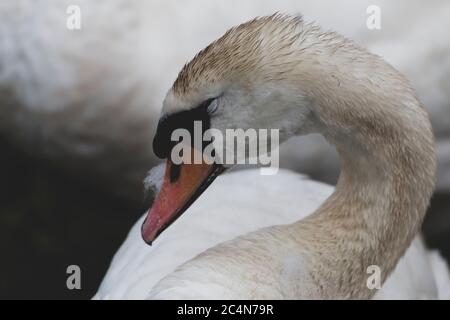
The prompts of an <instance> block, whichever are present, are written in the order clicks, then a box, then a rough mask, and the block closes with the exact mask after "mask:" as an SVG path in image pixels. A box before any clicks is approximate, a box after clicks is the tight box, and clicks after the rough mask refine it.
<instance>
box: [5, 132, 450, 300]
mask: <svg viewBox="0 0 450 320" xmlns="http://www.w3.org/2000/svg"><path fill="white" fill-rule="evenodd" d="M0 150H2V151H1V157H0V170H1V179H0V252H1V258H0V277H1V278H0V298H3V299H5V298H6V299H11V298H23V299H44V298H54V299H87V298H90V297H92V295H93V294H94V293H95V292H96V290H97V288H98V285H99V283H100V281H101V279H102V276H103V275H104V273H105V272H106V269H107V267H108V265H109V262H110V259H111V258H112V256H113V254H114V252H115V251H116V250H117V248H118V247H119V245H120V244H121V243H122V241H123V240H124V238H125V236H126V234H127V233H128V231H129V229H130V227H131V226H132V225H133V224H134V222H135V221H136V220H137V218H138V217H139V216H140V214H141V213H142V212H143V211H144V208H145V207H146V205H145V204H142V205H137V204H136V203H132V202H127V201H125V200H124V199H120V198H118V197H115V196H112V195H108V194H102V193H101V192H99V191H98V190H97V188H95V186H92V185H86V182H85V179H83V177H80V176H79V175H78V176H70V175H67V173H63V172H60V171H59V170H58V169H55V168H54V166H51V165H49V164H47V163H45V162H43V161H39V160H36V159H31V158H30V157H29V156H27V155H25V154H23V153H22V152H20V151H18V150H16V149H15V148H13V147H12V146H10V145H8V144H6V143H4V142H2V141H0ZM449 208H450V197H448V196H447V195H436V196H435V197H434V199H433V202H432V206H431V209H430V212H429V215H428V217H427V220H426V221H425V224H424V231H425V234H426V240H427V242H428V244H429V245H431V246H432V247H438V248H440V249H441V251H442V253H443V254H445V255H446V257H447V259H450V217H449V216H448V215H446V214H442V213H445V212H450V209H449ZM72 264H76V265H79V266H80V268H81V275H82V277H81V279H82V281H81V286H82V289H81V290H68V289H67V287H66V279H67V276H68V275H67V274H66V268H67V266H69V265H72Z"/></svg>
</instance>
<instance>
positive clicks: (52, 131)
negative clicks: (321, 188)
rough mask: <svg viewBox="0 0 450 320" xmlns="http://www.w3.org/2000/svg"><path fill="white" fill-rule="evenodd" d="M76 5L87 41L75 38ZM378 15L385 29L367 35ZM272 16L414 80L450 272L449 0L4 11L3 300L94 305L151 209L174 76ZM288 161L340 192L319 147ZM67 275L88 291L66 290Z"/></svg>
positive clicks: (260, 0) (295, 149)
mask: <svg viewBox="0 0 450 320" xmlns="http://www.w3.org/2000/svg"><path fill="white" fill-rule="evenodd" d="M71 5H76V6H78V8H79V9H80V13H81V15H80V18H81V20H80V21H81V25H80V29H77V28H75V29H73V30H72V29H71V28H68V27H67V20H68V19H69V18H70V17H71V15H72V14H73V11H69V12H68V11H67V9H68V7H69V6H71ZM370 5H377V6H378V7H379V8H380V10H381V11H380V13H381V29H373V30H371V29H369V28H368V27H367V25H366V21H367V19H368V17H369V15H370V14H368V13H367V12H366V10H367V8H368V7H369V6H370ZM275 11H281V12H288V13H301V14H302V15H303V16H304V18H305V20H309V21H312V20H314V21H316V22H317V23H319V24H320V25H322V26H323V27H324V28H325V29H333V30H336V31H338V32H340V33H341V34H343V35H345V36H347V37H349V38H352V39H354V40H355V41H356V42H358V43H360V44H361V45H363V46H365V47H367V48H368V49H369V50H371V51H372V52H374V53H377V54H379V55H380V56H382V57H383V58H384V59H385V60H387V61H388V62H390V63H391V64H392V65H394V66H395V67H396V68H397V69H399V70H400V71H401V72H403V73H404V74H405V75H406V76H407V77H408V78H409V79H410V80H411V82H412V84H413V86H414V87H415V88H416V89H417V91H418V95H419V97H420V99H421V100H422V102H423V104H424V105H425V107H426V108H427V109H428V111H429V112H430V115H431V121H432V123H433V126H434V130H435V134H436V137H437V144H438V156H439V172H438V185H437V189H436V192H435V195H434V197H433V199H432V204H431V207H430V209H429V212H428V215H427V218H426V221H425V223H424V226H423V232H424V235H425V240H426V242H427V244H428V246H430V247H432V248H438V249H439V250H440V252H441V254H442V255H443V256H444V257H445V258H446V259H447V261H450V37H449V35H448V30H450V2H449V1H446V0H432V1H426V2H425V1H420V0H417V1H411V0H408V1H407V0H399V1H395V2H394V1H387V0H385V1H377V0H372V1H366V0H341V1H332V0H314V1H312V0H282V1H280V0H277V1H275V0H273V1H269V0H252V1H250V0H246V1H245V0H239V1H238V0H227V1H218V0H185V1H175V0H164V1H163V0H107V1H102V0H95V1H93V0H34V1H33V0H1V1H0V155H1V157H0V171H1V172H2V174H1V179H0V249H1V251H0V252H1V255H2V256H1V259H0V298H3V299H10V298H27V299H42V298H56V299H79V298H90V297H92V295H93V294H94V293H95V292H96V289H97V288H98V285H99V284H100V282H101V279H102V276H103V275H104V273H105V272H106V269H107V267H108V265H109V262H110V260H111V258H112V256H113V254H114V252H115V251H116V250H117V249H118V247H119V245H120V244H121V242H122V241H123V240H124V238H125V236H126V234H127V232H128V231H129V229H130V227H131V226H132V225H133V223H134V222H135V221H136V220H137V219H138V217H140V215H141V214H142V213H143V212H144V211H145V210H146V209H148V206H149V204H150V200H151V199H145V197H144V193H143V187H142V180H143V178H144V177H145V174H146V172H147V171H148V170H149V169H150V168H151V167H153V166H154V165H155V164H156V163H157V160H156V158H155V157H154V156H153V154H152V149H151V141H152V137H153V133H154V129H155V124H156V122H157V119H158V116H159V110H160V107H161V103H162V100H163V98H164V96H165V94H166V92H167V90H168V89H169V88H170V86H171V85H172V83H173V81H174V80H175V78H176V76H177V73H178V71H179V70H180V68H181V67H182V66H183V64H184V63H185V62H187V61H188V60H189V59H190V58H192V57H193V55H194V54H195V53H196V52H197V51H199V50H200V49H201V48H203V47H205V46H206V45H207V44H208V43H209V42H211V41H212V40H214V39H216V38H218V37H219V36H220V35H222V34H223V33H224V32H225V31H226V29H227V28H229V27H231V26H233V25H236V24H239V23H241V22H244V21H246V20H248V19H250V18H253V17H255V16H257V15H265V14H271V13H273V12H275ZM280 160H281V164H282V166H283V167H287V168H290V169H293V170H296V171H299V172H303V173H306V174H308V175H309V176H310V177H312V178H314V179H317V180H321V181H325V182H329V183H332V184H334V183H335V182H336V179H337V175H338V172H339V163H338V159H337V155H336V153H335V151H334V150H333V148H331V147H330V146H329V145H327V143H326V142H325V141H324V140H323V139H322V138H321V137H318V136H308V137H302V138H296V139H292V140H290V141H289V142H288V143H287V144H286V145H284V146H283V148H282V153H281V155H280ZM419 187H420V186H419ZM72 264H75V265H79V266H80V268H81V274H82V281H81V285H82V288H81V290H68V289H67V287H66V279H67V277H68V275H67V274H66V268H67V267H68V266H69V265H72Z"/></svg>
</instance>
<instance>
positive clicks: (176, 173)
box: [170, 164, 181, 183]
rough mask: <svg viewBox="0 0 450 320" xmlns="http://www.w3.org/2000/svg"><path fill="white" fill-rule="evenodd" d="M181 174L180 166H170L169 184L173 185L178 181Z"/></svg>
mask: <svg viewBox="0 0 450 320" xmlns="http://www.w3.org/2000/svg"><path fill="white" fill-rule="evenodd" d="M180 174H181V165H179V164H172V166H171V167H170V183H174V182H176V181H177V180H178V178H179V177H180Z"/></svg>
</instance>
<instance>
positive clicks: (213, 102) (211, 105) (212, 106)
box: [206, 99, 219, 114]
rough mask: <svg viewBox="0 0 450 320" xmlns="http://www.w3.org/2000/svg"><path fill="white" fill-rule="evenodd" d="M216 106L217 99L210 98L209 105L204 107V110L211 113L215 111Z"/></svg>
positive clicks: (217, 105)
mask: <svg viewBox="0 0 450 320" xmlns="http://www.w3.org/2000/svg"><path fill="white" fill-rule="evenodd" d="M218 108H219V104H218V103H217V99H213V100H211V102H210V103H209V105H208V106H207V107H206V112H208V114H213V113H214V112H216V111H217V109H218Z"/></svg>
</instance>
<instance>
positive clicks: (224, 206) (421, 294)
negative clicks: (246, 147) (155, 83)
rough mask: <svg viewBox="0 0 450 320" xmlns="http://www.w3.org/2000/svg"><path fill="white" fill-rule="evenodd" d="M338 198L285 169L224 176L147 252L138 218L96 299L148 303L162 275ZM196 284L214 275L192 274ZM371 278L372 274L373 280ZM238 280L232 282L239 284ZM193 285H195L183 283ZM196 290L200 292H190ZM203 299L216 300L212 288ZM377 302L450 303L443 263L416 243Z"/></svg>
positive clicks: (326, 187) (449, 283)
mask: <svg viewBox="0 0 450 320" xmlns="http://www.w3.org/2000/svg"><path fill="white" fill-rule="evenodd" d="M332 191H333V188H332V187H331V186H329V185H326V184H323V183H319V182H315V181H311V180H309V179H308V178H307V177H305V176H302V175H300V174H297V173H294V172H291V171H287V170H280V171H279V173H278V174H276V175H274V176H261V175H260V174H259V170H257V169H250V170H242V171H236V172H231V173H229V174H225V175H223V176H221V177H219V178H217V181H216V182H215V183H214V184H212V185H211V187H210V188H209V189H208V190H206V191H205V193H204V194H203V195H202V196H201V198H199V199H198V200H197V201H196V202H195V203H194V204H193V205H192V207H191V208H190V209H188V211H187V212H186V213H185V214H184V215H183V216H182V217H181V218H180V219H179V220H177V222H176V223H175V224H173V225H172V226H171V227H170V228H169V229H168V230H166V231H165V232H164V233H163V234H162V235H161V236H160V238H158V240H157V241H156V242H155V243H154V244H153V245H152V246H151V247H149V246H148V245H146V244H145V243H144V241H142V238H141V234H140V228H141V224H142V220H143V218H142V219H140V220H139V221H138V222H137V223H136V224H135V225H134V227H133V228H132V229H131V231H130V233H129V235H128V237H127V239H126V240H125V242H124V243H123V245H122V246H121V248H120V249H119V251H118V252H117V253H116V255H115V257H114V259H113V261H112V263H111V266H110V268H109V270H108V272H107V274H106V276H105V278H104V279H103V282H102V284H101V286H100V288H99V290H98V292H97V294H96V295H95V297H94V298H95V299H145V298H148V297H149V294H150V291H151V290H152V288H153V287H154V286H155V285H156V283H157V282H158V281H159V280H161V279H162V278H163V277H164V276H167V275H169V274H170V273H171V272H172V271H174V270H175V268H176V267H178V266H179V265H181V264H182V263H184V262H186V261H188V260H190V259H192V258H194V257H195V256H196V255H198V254H199V253H201V252H203V251H205V250H206V249H208V248H210V247H213V246H215V245H217V244H219V243H222V242H224V241H227V240H230V239H233V238H235V237H237V236H239V235H242V234H246V233H248V232H251V231H255V230H257V229H260V228H263V227H267V226H272V225H278V224H288V223H293V222H294V221H296V220H299V219H302V218H304V217H306V216H308V215H309V214H310V213H311V212H313V211H314V210H315V209H316V208H317V207H318V206H319V205H320V204H321V203H322V202H323V201H324V200H325V199H326V198H327V197H328V196H329V195H330V194H331V193H332ZM191 271H192V273H193V275H192V277H193V278H196V277H197V276H198V274H197V273H200V274H201V276H202V277H206V276H207V274H208V273H209V272H211V273H213V272H214V270H213V269H208V267H205V268H203V269H202V268H200V269H198V270H191ZM369 275H370V274H368V276H369ZM238 279H239V275H236V278H234V279H228V280H227V281H230V282H232V281H238ZM185 280H186V281H188V280H189V279H185ZM190 289H192V290H195V288H190ZM210 290H211V291H208V290H206V291H203V292H201V295H200V296H199V298H202V297H203V298H210V297H214V294H217V293H215V292H214V288H211V289H210ZM375 298H376V299H437V298H441V299H449V298H450V279H449V272H448V269H447V266H446V263H445V261H444V260H443V259H442V258H441V257H440V256H439V254H438V253H437V252H430V251H428V250H426V249H425V248H424V245H423V242H422V240H421V239H420V237H417V238H416V239H415V240H414V242H413V244H412V245H411V247H410V248H409V249H408V251H407V252H406V254H405V256H404V257H403V258H402V259H401V260H400V262H399V264H398V265H397V268H396V269H395V271H394V272H393V273H392V274H391V276H390V277H389V279H388V280H387V281H386V283H385V284H384V285H383V287H382V289H381V290H380V291H379V292H378V293H377V294H376V295H375Z"/></svg>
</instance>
